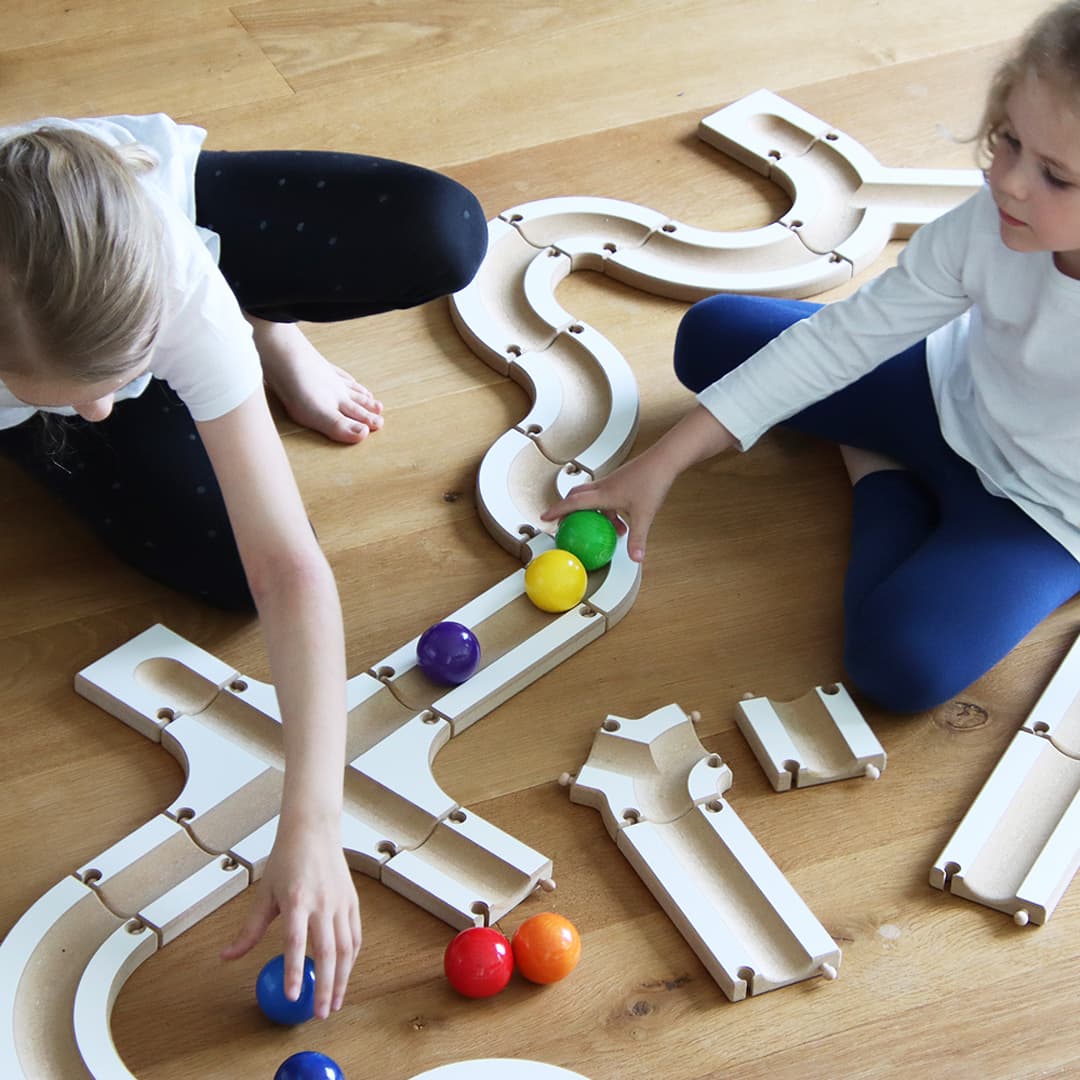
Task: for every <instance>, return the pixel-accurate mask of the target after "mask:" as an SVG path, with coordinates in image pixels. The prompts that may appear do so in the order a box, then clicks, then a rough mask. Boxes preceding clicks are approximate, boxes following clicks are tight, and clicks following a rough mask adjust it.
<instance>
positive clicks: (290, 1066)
mask: <svg viewBox="0 0 1080 1080" xmlns="http://www.w3.org/2000/svg"><path fill="white" fill-rule="evenodd" d="M274 1080H345V1074H344V1073H343V1072H342V1071H341V1066H340V1065H339V1064H338V1063H337V1062H336V1061H334V1060H333V1059H332V1058H328V1057H327V1056H326V1055H325V1054H320V1053H318V1052H317V1051H315V1050H301V1051H300V1053H299V1054H293V1056H292V1057H290V1058H286V1059H285V1060H284V1061H283V1062H282V1063H281V1064H280V1065H279V1066H278V1071H277V1072H276V1073H274Z"/></svg>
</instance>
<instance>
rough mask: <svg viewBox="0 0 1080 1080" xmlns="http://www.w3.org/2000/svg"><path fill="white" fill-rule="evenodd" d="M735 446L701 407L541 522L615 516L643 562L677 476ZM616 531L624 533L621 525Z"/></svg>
mask: <svg viewBox="0 0 1080 1080" xmlns="http://www.w3.org/2000/svg"><path fill="white" fill-rule="evenodd" d="M734 445H735V439H734V437H733V436H732V434H731V432H730V431H728V429H727V428H726V427H724V425H723V424H721V423H720V421H719V420H717V419H716V417H715V416H713V414H712V413H711V412H709V411H708V409H706V408H705V407H704V406H702V405H698V406H696V407H695V408H694V409H693V410H692V411H691V412H689V413H687V414H686V416H684V417H683V418H682V419H681V420H680V421H679V422H678V423H677V424H675V425H674V427H672V428H670V429H669V430H668V431H667V432H665V433H664V435H662V436H661V437H660V438H659V439H658V440H657V441H656V442H655V443H653V445H652V446H650V447H649V449H648V450H645V451H643V452H642V453H640V454H639V455H638V456H637V457H635V458H632V459H631V460H630V461H628V462H626V464H625V465H621V466H620V467H619V468H618V469H616V470H615V471H614V472H613V473H611V474H610V475H609V476H605V477H604V478H603V479H602V480H596V481H594V482H593V483H591V484H582V485H580V486H579V487H576V488H574V490H573V491H572V492H570V494H569V495H567V496H566V498H564V499H560V500H559V501H558V502H556V503H553V504H552V505H551V506H550V507H548V509H547V510H545V511H544V512H543V513H542V514H541V515H540V518H541V520H542V521H557V520H558V519H559V518H562V517H565V516H566V515H567V514H569V513H571V512H572V511H574V510H588V509H593V510H603V511H605V512H607V513H608V514H613V515H614V514H617V515H619V517H621V518H624V519H626V521H627V522H629V530H630V535H629V536H628V537H627V543H626V547H627V551H628V553H629V555H630V558H631V559H633V560H634V561H635V562H641V561H642V560H643V559H644V558H645V543H646V540H647V539H648V536H649V529H650V528H651V526H652V523H653V519H654V518H655V517H656V515H657V513H658V512H659V510H660V507H661V506H662V505H663V502H664V499H665V498H667V493H668V490H669V489H670V488H671V485H672V484H673V483H674V482H675V480H676V478H677V477H678V476H679V474H680V473H682V472H683V471H684V470H686V469H688V468H690V466H691V465H696V464H697V463H698V462H699V461H704V460H706V459H707V458H711V457H713V456H714V455H716V454H719V453H720V452H721V451H723V450H727V449H729V448H730V447H732V446H734ZM616 527H617V528H619V531H620V532H623V531H625V528H624V527H621V526H620V524H619V523H618V522H617V523H616Z"/></svg>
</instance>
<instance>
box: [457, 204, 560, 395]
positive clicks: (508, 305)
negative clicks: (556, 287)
mask: <svg viewBox="0 0 1080 1080" xmlns="http://www.w3.org/2000/svg"><path fill="white" fill-rule="evenodd" d="M538 257H541V258H544V259H546V258H547V256H546V255H542V253H540V252H538V251H537V249H536V247H535V246H533V245H532V244H530V243H529V242H528V240H526V239H525V238H524V237H523V236H522V235H521V233H520V232H519V231H518V230H517V229H516V228H514V226H513V225H511V224H509V223H508V222H506V221H503V220H501V219H500V218H493V219H492V220H491V221H489V222H488V248H487V254H486V255H485V256H484V261H483V262H482V263H481V264H480V269H479V270H478V271H477V274H476V276H475V277H474V278H473V280H472V281H471V282H470V283H469V284H468V285H467V286H466V287H465V288H464V289H462V290H460V291H459V292H457V293H454V295H453V296H452V297H451V298H450V314H451V317H452V318H453V320H454V325H455V326H456V327H457V330H458V333H460V334H461V336H462V338H464V340H465V342H466V344H468V346H469V347H470V348H471V349H472V350H473V352H475V353H476V355H477V356H479V357H480V358H481V359H482V360H483V361H484V362H485V363H486V364H488V365H489V366H490V367H492V368H494V369H495V370H496V371H498V372H500V373H501V374H503V375H505V374H506V372H507V366H508V364H509V362H510V358H511V357H512V356H518V355H520V354H521V353H523V352H535V351H540V350H543V349H545V348H546V347H547V346H548V344H549V343H550V342H551V340H552V339H553V338H554V337H555V335H556V334H557V333H558V332H559V330H560V329H562V327H561V325H552V324H551V323H550V322H549V321H548V320H547V319H545V317H544V315H543V314H542V313H541V311H538V310H536V309H535V308H534V307H532V306H531V303H530V299H531V298H530V294H529V293H527V292H526V290H525V287H524V282H525V275H526V272H527V270H528V269H529V266H530V264H531V263H532V262H533V260H535V259H537V258H538ZM534 298H535V297H533V299H534ZM540 307H541V309H542V310H544V311H548V312H552V311H554V312H561V308H559V306H558V304H557V303H556V302H555V300H554V298H553V297H544V298H543V299H542V300H541V301H540Z"/></svg>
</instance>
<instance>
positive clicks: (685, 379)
mask: <svg viewBox="0 0 1080 1080" xmlns="http://www.w3.org/2000/svg"><path fill="white" fill-rule="evenodd" d="M744 300H745V298H744V297H741V296H736V295H732V294H729V293H720V294H718V295H716V296H710V297H708V298H706V299H705V300H699V301H698V302H697V303H696V304H694V305H693V306H692V307H691V308H690V309H689V310H688V311H687V312H686V314H684V315H683V317H682V321H681V322H680V323H679V329H678V332H677V333H676V335H675V377H676V378H677V379H678V380H679V382H681V383H682V384H683V386H685V387H686V388H687V389H688V390H693V391H694V392H695V393H699V392H700V391H702V390H704V389H705V387H706V386H710V385H711V384H712V383H714V382H716V380H717V379H719V378H720V377H721V376H723V375H726V374H727V373H728V372H729V371H730V370H732V368H735V367H738V365H739V364H740V363H741V362H742V361H743V360H744V359H745V357H744V356H742V355H739V354H737V353H734V352H732V351H729V350H728V349H727V348H726V347H725V345H726V342H725V334H724V328H725V326H728V325H730V324H731V322H732V321H733V320H734V319H735V318H736V309H737V308H738V307H739V306H740V305H741V303H742V302H743V301H744Z"/></svg>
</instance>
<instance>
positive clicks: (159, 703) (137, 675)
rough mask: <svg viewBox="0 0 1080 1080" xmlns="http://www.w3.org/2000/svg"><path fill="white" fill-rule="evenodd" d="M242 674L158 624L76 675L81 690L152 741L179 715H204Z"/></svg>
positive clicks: (76, 687) (82, 693)
mask: <svg viewBox="0 0 1080 1080" xmlns="http://www.w3.org/2000/svg"><path fill="white" fill-rule="evenodd" d="M235 678H236V670H235V669H234V668H231V667H229V665H228V664H223V663H222V662H221V661H220V660H219V659H218V658H217V657H216V656H213V655H212V654H210V653H208V652H207V651H206V650H205V649H200V648H199V647H198V646H197V645H193V644H192V643H191V642H190V641H187V640H186V639H185V638H182V637H180V635H179V634H174V633H173V632H172V631H171V630H169V629H167V628H166V627H164V626H162V625H160V624H157V625H155V626H151V627H150V628H149V629H147V630H144V631H143V632H142V633H141V634H139V635H137V636H136V637H134V638H132V639H131V640H130V641H129V642H127V643H126V644H125V645H123V646H121V647H120V648H119V649H114V650H113V651H112V652H110V653H109V654H108V655H106V656H103V657H102V658H101V659H100V660H97V661H95V662H94V663H93V664H90V665H89V666H88V667H86V668H84V669H83V670H82V671H80V672H79V673H78V674H77V675H76V676H75V689H76V690H77V691H78V692H79V693H80V694H81V695H82V696H83V697H85V698H87V699H88V700H90V701H92V702H93V703H94V704H95V705H97V706H98V707H99V708H101V709H104V710H105V711H106V712H108V713H112V715H113V716H116V717H118V718H119V719H120V720H123V721H124V723H125V724H127V725H128V726H129V727H132V728H134V729H135V730H136V731H138V732H139V733H140V734H141V735H144V736H146V738H148V739H153V740H155V741H159V740H160V739H161V730H162V728H164V727H165V725H166V724H168V723H169V722H170V721H171V720H174V719H175V718H176V717H178V716H187V715H193V714H195V713H200V712H202V710H203V709H205V708H206V706H207V705H209V704H210V702H211V701H213V700H214V698H215V697H216V696H217V695H218V692H219V691H220V689H221V687H222V686H226V685H227V684H228V683H230V682H232V681H233V680H234V679H235Z"/></svg>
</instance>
